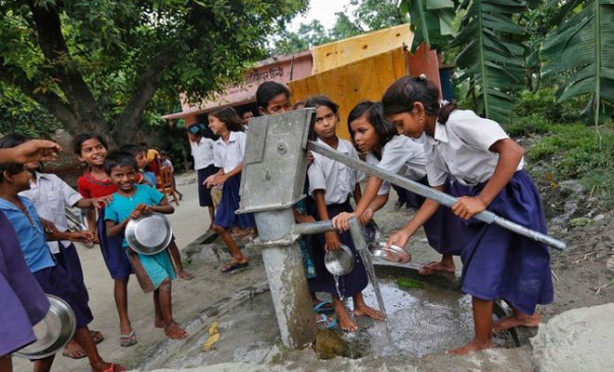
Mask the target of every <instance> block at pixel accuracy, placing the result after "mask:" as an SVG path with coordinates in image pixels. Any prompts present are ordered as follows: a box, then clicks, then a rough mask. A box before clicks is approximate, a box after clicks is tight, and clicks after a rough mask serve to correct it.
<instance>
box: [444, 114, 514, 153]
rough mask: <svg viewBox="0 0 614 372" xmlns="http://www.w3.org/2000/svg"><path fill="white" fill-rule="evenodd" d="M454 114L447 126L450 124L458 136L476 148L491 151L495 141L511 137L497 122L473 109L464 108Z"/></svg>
mask: <svg viewBox="0 0 614 372" xmlns="http://www.w3.org/2000/svg"><path fill="white" fill-rule="evenodd" d="M455 114H456V115H455ZM452 115H454V116H453V117H451V118H450V120H449V121H448V122H447V123H446V126H447V125H450V128H449V129H450V130H451V131H453V132H454V133H455V134H456V135H457V136H458V138H460V139H461V140H462V141H463V142H465V143H466V144H468V145H469V146H472V147H474V148H476V149H479V150H483V151H490V150H489V149H490V146H492V145H493V144H494V143H495V142H497V141H499V140H502V139H506V138H509V136H508V135H507V134H506V133H505V131H504V130H503V128H501V126H500V125H499V124H498V123H497V122H495V121H493V120H490V119H485V118H481V117H479V116H478V115H477V114H475V113H474V112H473V111H469V110H463V111H460V112H458V113H456V112H454V113H452Z"/></svg>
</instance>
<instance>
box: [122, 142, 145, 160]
mask: <svg viewBox="0 0 614 372" xmlns="http://www.w3.org/2000/svg"><path fill="white" fill-rule="evenodd" d="M119 151H122V152H127V153H129V154H131V155H132V156H133V157H135V158H136V154H138V153H139V152H147V147H144V146H143V144H140V145H134V144H127V145H123V146H122V147H120V148H119Z"/></svg>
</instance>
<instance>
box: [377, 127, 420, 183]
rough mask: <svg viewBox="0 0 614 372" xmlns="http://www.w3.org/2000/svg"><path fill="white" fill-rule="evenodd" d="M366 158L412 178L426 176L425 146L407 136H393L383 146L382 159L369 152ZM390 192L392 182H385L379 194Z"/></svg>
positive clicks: (417, 179)
mask: <svg viewBox="0 0 614 372" xmlns="http://www.w3.org/2000/svg"><path fill="white" fill-rule="evenodd" d="M365 160H366V161H367V163H369V164H372V165H375V166H377V167H378V168H381V169H383V170H386V171H388V172H391V173H394V174H398V175H399V176H402V177H405V178H409V179H410V180H414V181H420V180H422V179H423V178H424V177H425V176H426V166H425V165H426V156H425V155H424V146H423V144H422V143H420V142H418V141H415V140H413V139H411V138H409V137H407V136H402V135H397V136H394V137H392V138H391V139H390V141H388V143H386V144H385V145H384V147H383V148H382V158H381V160H380V159H378V158H377V157H376V156H375V154H373V153H368V154H367V157H366V159H365ZM389 192H390V183H388V182H384V183H382V186H380V188H379V190H378V192H377V194H378V195H388V193H389Z"/></svg>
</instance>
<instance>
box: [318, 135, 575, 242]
mask: <svg viewBox="0 0 614 372" xmlns="http://www.w3.org/2000/svg"><path fill="white" fill-rule="evenodd" d="M307 149H308V150H311V151H313V152H317V153H318V154H320V155H323V156H326V157H327V158H330V159H333V160H335V161H338V162H340V163H343V164H345V165H347V166H349V167H352V168H354V169H358V170H359V171H361V172H364V173H366V174H368V175H371V176H375V177H377V178H380V179H382V180H384V181H386V182H390V183H392V184H395V185H397V186H400V187H403V188H404V189H407V190H409V191H412V192H415V193H416V194H418V195H421V196H424V197H425V198H429V199H433V200H435V201H436V202H438V203H440V204H443V205H445V206H446V207H452V206H453V205H454V204H456V202H457V199H456V198H455V197H453V196H451V195H448V194H446V193H445V192H441V191H439V190H435V189H433V188H430V187H428V186H425V185H423V184H421V183H418V182H415V181H412V180H410V179H407V178H404V177H401V176H399V175H396V174H393V173H391V172H388V171H386V170H383V169H380V168H377V167H375V166H373V165H371V164H368V163H365V162H363V161H360V160H356V159H354V158H351V157H349V156H347V155H344V154H342V153H340V152H337V151H334V150H331V149H329V148H327V147H325V146H323V145H321V144H319V143H317V142H314V141H309V142H308V143H307ZM473 217H474V218H476V219H478V220H480V221H482V222H486V223H489V224H490V223H496V224H497V225H499V226H501V227H503V228H505V229H508V230H510V231H513V232H515V233H516V234H519V235H522V236H526V237H528V238H531V239H533V240H536V241H538V242H540V243H544V244H546V245H549V246H551V247H553V248H556V249H558V250H561V251H563V250H565V249H566V248H567V245H566V244H565V243H564V242H562V241H560V240H557V239H554V238H552V237H550V236H548V235H545V234H542V233H540V232H537V231H534V230H531V229H528V228H526V227H524V226H522V225H519V224H517V223H515V222H512V221H510V220H507V219H505V218H503V217H499V216H497V215H496V214H494V213H493V212H491V211H488V210H486V211H483V212H480V213H478V214H476V215H475V216H473Z"/></svg>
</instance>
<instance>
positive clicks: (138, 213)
mask: <svg viewBox="0 0 614 372" xmlns="http://www.w3.org/2000/svg"><path fill="white" fill-rule="evenodd" d="M142 215H143V212H142V211H141V210H140V209H139V207H136V208H135V209H134V210H133V211H132V213H130V217H128V218H130V219H131V220H136V219H139V218H140V217H141V216H142Z"/></svg>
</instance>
